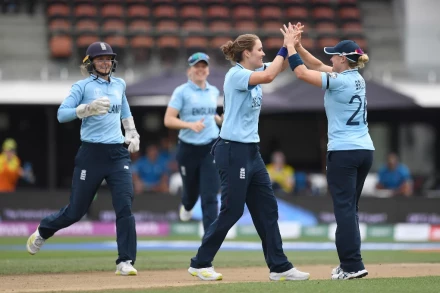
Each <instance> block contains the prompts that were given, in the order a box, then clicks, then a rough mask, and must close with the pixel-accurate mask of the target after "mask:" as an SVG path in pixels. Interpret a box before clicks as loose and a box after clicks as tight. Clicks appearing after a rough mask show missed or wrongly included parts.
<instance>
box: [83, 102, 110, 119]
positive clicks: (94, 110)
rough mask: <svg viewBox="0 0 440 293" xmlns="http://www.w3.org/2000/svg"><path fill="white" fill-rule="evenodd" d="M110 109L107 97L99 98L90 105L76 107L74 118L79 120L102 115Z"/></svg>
mask: <svg viewBox="0 0 440 293" xmlns="http://www.w3.org/2000/svg"><path fill="white" fill-rule="evenodd" d="M109 109H110V100H109V98H108V97H101V98H99V99H96V100H94V101H93V102H91V103H90V104H81V105H79V106H78V107H76V116H77V117H78V118H79V119H83V118H85V117H89V116H94V115H104V114H107V113H108V110H109Z"/></svg>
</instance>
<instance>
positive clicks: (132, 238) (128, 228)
mask: <svg viewBox="0 0 440 293" xmlns="http://www.w3.org/2000/svg"><path fill="white" fill-rule="evenodd" d="M130 163H131V160H130V155H129V152H128V150H127V149H126V148H125V147H124V146H123V145H122V144H99V143H87V142H83V143H82V145H81V147H80V149H79V150H78V153H77V155H76V157H75V169H74V171H73V179H72V191H71V194H70V200H69V204H68V205H67V206H65V207H64V208H62V209H61V210H60V211H59V212H58V213H55V214H52V215H49V216H47V217H46V218H44V219H43V220H42V221H41V223H40V227H39V232H40V235H41V237H43V238H45V239H48V238H50V237H52V236H53V235H54V234H55V233H56V232H57V231H58V230H60V229H63V228H66V227H68V226H70V225H72V224H74V223H76V222H78V221H79V220H81V218H82V217H83V216H84V215H85V214H86V213H87V210H88V209H89V207H90V205H91V203H92V201H93V198H94V196H95V194H96V192H97V190H98V188H99V186H100V185H101V183H102V181H103V180H104V179H105V180H106V182H107V184H108V186H109V188H110V190H111V194H112V203H113V208H114V209H115V212H116V236H117V237H116V240H117V245H118V259H117V260H116V264H118V263H120V262H121V261H127V260H132V262H133V264H134V262H135V260H136V246H137V243H136V242H137V240H136V227H135V220H134V216H133V214H132V212H131V206H132V202H133V181H132V174H131V170H130Z"/></svg>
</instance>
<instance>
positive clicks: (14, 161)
mask: <svg viewBox="0 0 440 293" xmlns="http://www.w3.org/2000/svg"><path fill="white" fill-rule="evenodd" d="M16 149H17V143H16V142H15V140H13V139H12V138H8V139H6V140H5V141H4V142H3V146H2V152H1V153H0V192H13V191H15V187H16V186H17V182H18V179H19V178H20V176H23V169H22V168H21V162H20V159H19V158H18V157H17V155H16Z"/></svg>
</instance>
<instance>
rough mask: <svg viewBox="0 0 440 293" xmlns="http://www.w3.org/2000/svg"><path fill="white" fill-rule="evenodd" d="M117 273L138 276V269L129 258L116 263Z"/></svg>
mask: <svg viewBox="0 0 440 293" xmlns="http://www.w3.org/2000/svg"><path fill="white" fill-rule="evenodd" d="M115 274H116V275H120V276H136V275H137V274H138V271H137V270H136V269H135V268H134V267H133V265H132V264H131V260H127V261H122V262H120V263H119V264H118V265H116V272H115Z"/></svg>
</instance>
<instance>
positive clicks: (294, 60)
mask: <svg viewBox="0 0 440 293" xmlns="http://www.w3.org/2000/svg"><path fill="white" fill-rule="evenodd" d="M288 59H289V65H290V68H291V69H292V71H294V70H295V68H296V67H297V66H300V65H303V64H304V62H303V61H302V59H301V57H299V54H298V53H296V54H293V55H291V56H289V58H288Z"/></svg>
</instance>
